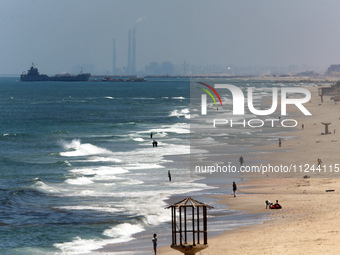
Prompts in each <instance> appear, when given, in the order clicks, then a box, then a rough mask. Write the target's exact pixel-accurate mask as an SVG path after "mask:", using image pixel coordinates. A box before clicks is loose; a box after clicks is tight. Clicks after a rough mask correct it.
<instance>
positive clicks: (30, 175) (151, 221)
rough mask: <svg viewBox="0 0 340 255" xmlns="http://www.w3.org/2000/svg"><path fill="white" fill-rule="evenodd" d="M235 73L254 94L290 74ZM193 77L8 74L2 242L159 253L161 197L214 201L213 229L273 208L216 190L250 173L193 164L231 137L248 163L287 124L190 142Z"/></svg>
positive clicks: (46, 249) (2, 102)
mask: <svg viewBox="0 0 340 255" xmlns="http://www.w3.org/2000/svg"><path fill="white" fill-rule="evenodd" d="M205 82H209V81H205ZM228 82H229V83H234V84H236V83H237V84H238V86H241V87H244V88H246V87H249V86H252V87H256V88H259V94H258V95H257V97H256V98H257V99H258V100H260V99H261V98H263V97H264V96H266V95H270V89H271V88H272V87H273V86H287V84H277V83H275V82H273V81H269V80H267V81H259V80H249V79H247V80H228ZM190 83H191V82H190V80H189V79H180V78H179V79H175V78H162V79H161V78H153V79H152V78H151V79H149V81H148V82H91V81H88V82H20V81H19V78H17V77H14V78H5V77H3V78H0V176H1V178H0V240H1V241H0V254H32V255H33V254H34V255H36V254H56V255H57V254H131V255H133V254H151V253H152V242H151V239H152V237H153V234H154V233H157V234H158V246H169V245H170V244H171V214H170V210H168V209H165V208H166V207H168V206H169V205H170V204H171V203H173V202H177V201H180V200H182V199H184V198H186V197H192V198H194V199H197V200H199V201H201V202H204V203H207V204H209V205H211V206H213V207H214V208H213V209H209V210H208V214H209V221H208V233H209V237H211V236H214V235H217V234H219V233H222V232H223V231H227V230H232V229H235V228H237V227H241V226H246V225H251V224H258V223H261V222H263V221H265V220H266V219H268V217H267V216H266V215H265V214H257V215H250V214H243V213H242V212H238V211H234V210H230V209H228V206H227V205H224V204H220V203H219V202H218V199H216V198H214V197H215V196H216V195H221V194H227V195H230V194H231V188H232V186H231V185H232V182H233V181H236V182H237V183H240V182H242V181H244V179H243V178H242V176H239V175H231V176H229V175H228V176H224V175H223V176H218V175H212V174H209V173H205V174H196V173H194V172H193V171H192V170H191V169H190V164H191V163H192V155H193V154H194V155H196V156H195V158H196V159H197V158H202V157H203V155H205V156H206V154H207V153H209V151H211V150H214V148H215V149H216V147H214V144H215V143H219V144H221V143H224V145H225V146H224V147H225V148H227V150H226V151H224V152H223V153H224V154H223V155H220V156H219V160H220V161H221V158H222V161H223V162H224V163H225V162H229V163H230V162H232V163H234V164H236V163H237V161H238V158H239V156H240V155H241V153H242V155H243V156H244V157H245V161H246V163H248V164H250V162H251V160H250V159H249V158H250V157H252V156H253V155H256V154H259V153H264V152H262V151H261V152H257V151H254V150H253V149H252V147H253V146H254V145H260V144H263V143H264V142H267V143H270V142H275V141H276V140H277V137H278V133H280V132H283V130H281V129H276V130H275V131H273V130H272V129H270V128H266V127H263V128H258V129H254V128H250V127H247V128H239V129H233V130H232V131H228V130H227V129H223V132H220V133H219V134H218V135H216V134H215V136H214V135H211V136H209V134H207V133H205V134H197V135H198V137H200V138H202V139H204V141H205V145H206V146H205V147H204V148H197V149H195V148H191V146H190V140H191V139H192V137H191V135H192V134H191V132H190V114H192V113H191V112H190V110H191V108H190V97H191V96H190ZM289 85H290V86H301V84H295V83H294V84H289ZM209 107H214V106H213V105H210V106H209ZM195 114H197V113H195ZM192 117H194V114H192ZM151 133H152V138H151V136H150V135H151ZM287 139H289V137H288V138H287ZM153 140H155V141H156V142H157V147H154V146H153ZM200 156H201V157H200ZM169 170H170V171H171V176H172V179H171V181H169V179H168V171H169ZM221 177H222V178H221ZM263 205H264V206H265V204H264V203H263Z"/></svg>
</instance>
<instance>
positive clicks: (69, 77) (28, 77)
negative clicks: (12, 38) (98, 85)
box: [20, 64, 91, 81]
mask: <svg viewBox="0 0 340 255" xmlns="http://www.w3.org/2000/svg"><path fill="white" fill-rule="evenodd" d="M90 77H91V74H90V73H80V74H78V75H74V74H57V75H54V76H48V75H46V74H40V73H39V71H38V68H37V67H36V66H35V65H34V64H32V66H31V68H30V69H29V70H27V73H26V72H24V73H23V74H21V75H20V81H88V80H89V78H90Z"/></svg>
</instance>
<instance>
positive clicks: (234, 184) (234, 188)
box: [233, 182, 237, 197]
mask: <svg viewBox="0 0 340 255" xmlns="http://www.w3.org/2000/svg"><path fill="white" fill-rule="evenodd" d="M236 190H237V186H236V183H235V182H233V193H234V197H236Z"/></svg>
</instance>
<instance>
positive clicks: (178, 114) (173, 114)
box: [169, 108, 190, 119]
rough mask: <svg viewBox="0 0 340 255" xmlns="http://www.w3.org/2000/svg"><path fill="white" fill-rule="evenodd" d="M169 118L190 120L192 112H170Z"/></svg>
mask: <svg viewBox="0 0 340 255" xmlns="http://www.w3.org/2000/svg"><path fill="white" fill-rule="evenodd" d="M169 117H178V118H179V117H185V118H187V119H190V110H189V109H188V108H185V109H181V110H174V111H172V112H170V114H169Z"/></svg>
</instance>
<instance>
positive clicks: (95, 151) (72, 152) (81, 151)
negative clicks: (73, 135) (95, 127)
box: [60, 139, 112, 157]
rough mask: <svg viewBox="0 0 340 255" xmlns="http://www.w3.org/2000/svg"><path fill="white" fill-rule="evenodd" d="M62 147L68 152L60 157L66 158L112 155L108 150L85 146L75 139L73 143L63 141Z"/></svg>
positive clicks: (85, 144) (88, 144)
mask: <svg viewBox="0 0 340 255" xmlns="http://www.w3.org/2000/svg"><path fill="white" fill-rule="evenodd" d="M61 145H62V146H63V147H64V149H66V150H67V151H66V152H61V153H60V155H61V156H64V157H77V156H91V155H102V154H112V152H111V151H109V150H107V149H104V148H100V147H97V146H95V145H92V144H90V143H84V144H83V143H81V142H80V140H78V139H74V140H72V142H66V141H62V142H61Z"/></svg>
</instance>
